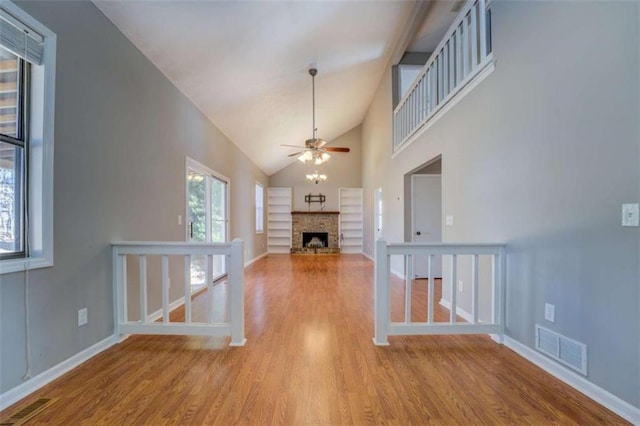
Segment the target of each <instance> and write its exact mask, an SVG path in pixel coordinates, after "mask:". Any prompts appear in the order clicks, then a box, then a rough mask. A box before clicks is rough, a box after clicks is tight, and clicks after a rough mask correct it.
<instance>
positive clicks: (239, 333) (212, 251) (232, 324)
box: [112, 239, 246, 346]
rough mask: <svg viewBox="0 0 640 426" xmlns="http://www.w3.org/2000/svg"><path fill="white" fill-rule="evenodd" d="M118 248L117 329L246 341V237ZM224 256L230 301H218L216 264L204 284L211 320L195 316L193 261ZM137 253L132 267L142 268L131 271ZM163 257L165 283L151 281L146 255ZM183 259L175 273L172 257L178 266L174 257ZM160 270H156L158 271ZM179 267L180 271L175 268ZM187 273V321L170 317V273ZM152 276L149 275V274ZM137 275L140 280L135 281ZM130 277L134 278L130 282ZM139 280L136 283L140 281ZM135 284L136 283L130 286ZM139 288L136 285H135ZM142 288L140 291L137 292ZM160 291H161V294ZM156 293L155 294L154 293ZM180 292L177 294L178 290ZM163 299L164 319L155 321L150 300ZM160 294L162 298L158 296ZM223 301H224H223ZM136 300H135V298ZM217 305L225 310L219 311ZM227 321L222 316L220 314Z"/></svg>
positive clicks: (115, 254)
mask: <svg viewBox="0 0 640 426" xmlns="http://www.w3.org/2000/svg"><path fill="white" fill-rule="evenodd" d="M112 250H113V284H114V289H115V311H116V312H115V314H116V321H115V322H116V334H117V335H123V334H180V335H205V336H231V343H230V346H243V345H244V343H245V340H246V339H245V337H244V261H243V255H244V253H243V242H242V240H239V239H236V240H234V241H233V242H231V243H212V244H208V243H183V242H128V241H127V242H115V243H113V244H112ZM220 255H222V256H225V257H226V259H227V262H226V263H227V265H228V277H227V283H228V286H227V291H226V292H224V293H222V292H221V293H222V294H223V295H224V296H225V297H226V300H224V301H222V302H221V303H216V302H217V301H216V300H214V288H213V287H214V286H213V276H212V272H211V269H212V268H210V267H209V268H206V269H207V272H206V277H205V283H206V285H207V294H206V297H205V303H204V304H205V306H206V309H205V310H206V320H205V321H199V322H198V321H195V320H194V319H193V317H194V316H195V315H194V313H192V303H191V294H192V285H191V265H192V260H193V259H194V258H196V257H205V258H206V262H207V264H208V265H211V264H212V262H213V256H220ZM130 256H134V257H135V258H137V262H135V263H134V265H131V266H132V268H131V269H134V268H135V269H137V274H136V273H135V272H134V273H128V271H127V265H128V257H130ZM158 256H159V257H160V269H161V271H160V274H157V273H154V274H153V275H154V276H156V277H157V276H159V280H160V283H158V282H153V281H152V283H151V284H152V285H149V283H148V281H149V280H148V268H147V264H148V262H147V260H148V258H150V257H158ZM176 257H178V259H179V257H182V258H183V261H184V263H183V266H180V268H178V269H182V271H173V272H174V273H173V274H170V258H171V259H172V262H171V263H172V264H173V266H176V265H175V263H176V262H175V260H176V259H175V258H176ZM154 272H157V271H154ZM176 272H177V273H176ZM182 274H183V280H182V281H183V282H182V284H183V291H184V296H183V298H184V312H185V313H184V321H178V322H172V321H171V320H170V317H169V316H170V307H171V306H172V303H171V301H170V291H169V289H170V276H174V277H176V276H180V275H182ZM149 275H150V274H149ZM136 278H137V280H136ZM129 279H131V281H132V282H131V283H129ZM135 281H137V286H136V282H135ZM129 284H132V285H129ZM136 287H137V288H136ZM136 290H137V291H136ZM158 292H160V293H161V294H160V295H158V294H157V293H158ZM150 293H151V294H150ZM174 295H175V293H174ZM150 296H155V297H152V299H154V300H160V299H161V301H162V302H161V303H162V310H161V314H160V318H161V319H162V320H161V321H156V318H155V316H154V315H149V312H148V308H149V299H150ZM158 296H160V297H158ZM130 299H137V303H138V304H139V306H137V311H138V315H137V318H138V319H137V320H133V321H132V320H130V319H129V309H128V302H129V300H130ZM218 302H219V301H218ZM134 303H135V302H134ZM216 309H218V310H220V311H223V312H216ZM224 314H226V320H223V321H219V318H220V317H221V316H225V315H224Z"/></svg>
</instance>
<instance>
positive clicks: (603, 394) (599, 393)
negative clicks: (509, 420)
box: [504, 336, 640, 425]
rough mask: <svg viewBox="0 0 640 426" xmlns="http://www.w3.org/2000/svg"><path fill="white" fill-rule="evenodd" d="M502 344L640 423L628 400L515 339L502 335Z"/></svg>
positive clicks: (609, 407) (636, 423)
mask: <svg viewBox="0 0 640 426" xmlns="http://www.w3.org/2000/svg"><path fill="white" fill-rule="evenodd" d="M504 344H505V346H506V347H508V348H509V349H511V350H513V351H514V352H515V353H517V354H518V355H520V356H521V357H523V358H525V359H526V360H527V361H529V362H532V363H533V364H535V365H537V366H538V367H540V368H542V369H543V370H545V371H546V372H547V373H549V374H551V375H552V376H554V377H556V378H557V379H559V380H561V381H563V382H564V383H566V384H568V385H569V386H571V387H572V388H574V389H576V390H577V391H579V392H581V393H583V394H585V395H586V396H588V397H589V398H591V399H593V400H594V401H596V402H597V403H599V404H601V405H603V406H605V407H607V408H608V409H609V410H611V411H613V412H614V413H616V414H617V415H619V416H620V417H623V418H624V419H626V420H627V421H629V422H631V423H633V424H635V425H640V408H639V407H635V406H633V405H631V404H629V403H628V402H626V401H624V400H622V399H620V398H618V397H617V396H615V395H613V394H612V393H610V392H608V391H606V390H604V389H602V388H601V387H599V386H597V385H595V384H593V383H591V382H590V381H588V380H587V379H585V378H584V377H581V376H579V375H578V374H576V373H574V372H573V371H570V370H568V369H567V368H565V367H563V366H561V365H560V364H558V363H556V362H555V361H552V360H551V359H549V358H547V357H546V356H544V355H542V354H541V353H538V352H537V351H535V350H533V349H531V348H530V347H528V346H526V345H524V344H522V343H520V342H518V341H517V340H514V339H512V338H510V337H509V336H504Z"/></svg>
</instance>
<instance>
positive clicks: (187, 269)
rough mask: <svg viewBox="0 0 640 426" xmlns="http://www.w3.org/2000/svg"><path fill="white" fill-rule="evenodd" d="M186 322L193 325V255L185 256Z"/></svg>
mask: <svg viewBox="0 0 640 426" xmlns="http://www.w3.org/2000/svg"><path fill="white" fill-rule="evenodd" d="M184 322H185V324H191V255H190V254H187V255H185V256H184Z"/></svg>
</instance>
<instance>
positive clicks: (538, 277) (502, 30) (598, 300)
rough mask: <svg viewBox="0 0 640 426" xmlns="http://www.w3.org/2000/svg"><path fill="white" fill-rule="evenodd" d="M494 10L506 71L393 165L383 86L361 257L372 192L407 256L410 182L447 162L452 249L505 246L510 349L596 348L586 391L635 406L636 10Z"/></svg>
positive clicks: (367, 127) (368, 170)
mask: <svg viewBox="0 0 640 426" xmlns="http://www.w3.org/2000/svg"><path fill="white" fill-rule="evenodd" d="M492 10H493V19H492V21H493V42H494V43H493V45H494V55H495V58H496V60H497V65H496V70H495V71H494V72H493V73H492V74H491V75H490V76H489V77H488V78H487V79H485V80H484V81H483V82H482V83H481V84H480V85H479V86H478V87H476V88H475V89H474V90H473V91H472V92H471V93H470V94H469V95H467V96H466V97H465V98H464V99H463V100H462V101H461V102H460V103H458V104H457V105H456V106H455V107H454V108H453V109H452V110H450V111H449V112H448V113H447V114H446V115H445V116H444V117H443V118H441V119H440V120H439V121H438V122H437V123H435V125H433V126H432V127H431V128H430V129H429V130H427V131H426V132H425V133H424V134H422V135H421V136H420V137H419V138H418V140H416V141H415V142H414V143H413V144H412V145H411V146H409V147H407V148H406V149H405V150H404V151H403V152H402V153H400V154H399V155H398V156H397V157H395V158H394V159H391V158H390V150H391V135H392V132H391V99H392V97H391V73H390V72H388V73H387V74H386V75H385V77H384V79H383V81H382V83H381V85H380V87H379V89H378V91H377V93H376V95H375V98H374V101H373V103H372V105H371V107H370V109H369V111H368V113H367V116H366V118H365V121H364V123H363V155H364V158H363V186H364V189H365V196H366V203H365V215H364V217H365V237H366V239H365V250H366V252H367V253H368V254H372V253H373V235H374V234H373V223H372V220H371V218H373V190H374V189H375V188H377V187H379V186H382V187H383V194H384V202H385V217H384V221H385V222H384V228H383V229H384V234H385V235H384V237H385V238H386V239H388V240H390V241H402V240H403V237H404V229H403V222H402V221H397V220H394V218H397V217H401V216H402V215H403V213H404V212H403V208H404V203H403V200H402V197H403V180H404V175H405V174H406V173H408V172H411V171H412V170H414V169H416V168H417V167H419V166H420V165H421V164H424V163H426V162H428V161H430V160H431V159H433V158H435V157H437V156H438V155H442V166H443V167H442V182H443V217H444V216H446V215H453V216H454V217H455V225H454V226H453V227H443V229H444V235H443V236H444V240H445V241H449V242H482V241H488V242H492V241H498V242H505V243H507V244H508V247H509V248H508V251H509V260H508V277H507V280H508V294H507V299H508V302H507V303H508V306H507V333H508V335H509V336H510V337H512V338H514V339H516V340H518V341H519V342H521V343H523V344H525V345H527V346H529V347H533V344H534V324H536V323H539V324H544V325H545V326H547V327H549V328H551V329H554V330H556V331H558V332H560V333H562V334H565V335H567V336H569V337H571V338H573V339H576V340H578V341H581V342H584V343H586V344H587V345H588V356H589V366H588V367H589V375H588V377H587V379H588V380H590V381H591V382H593V383H595V384H596V385H598V386H600V387H602V388H604V389H606V390H607V391H609V392H611V393H613V394H615V395H617V396H619V397H620V398H622V399H624V400H626V401H628V402H629V403H631V404H633V405H635V406H640V258H639V255H638V253H639V252H640V229H639V228H623V227H621V226H620V209H621V204H622V203H624V202H638V200H639V199H640V161H639V159H640V137H639V135H640V128H639V124H638V122H639V120H638V117H639V116H640V110H639V98H640V96H639V94H640V87H639V75H640V73H639V71H640V70H639V65H638V64H639V56H640V55H639V49H638V44H639V42H640V40H639V36H638V34H639V24H638V21H639V19H638V18H639V16H640V4H639V3H637V2H629V3H623V2H620V3H617V2H589V3H587V2H571V3H569V2H493V3H492ZM594 29H596V30H594ZM532 52H534V53H533V54H532ZM593 52H597V54H596V55H594V54H593ZM545 302H549V303H553V304H555V306H556V322H555V324H551V323H549V322H545V321H544V319H543V313H544V303H545Z"/></svg>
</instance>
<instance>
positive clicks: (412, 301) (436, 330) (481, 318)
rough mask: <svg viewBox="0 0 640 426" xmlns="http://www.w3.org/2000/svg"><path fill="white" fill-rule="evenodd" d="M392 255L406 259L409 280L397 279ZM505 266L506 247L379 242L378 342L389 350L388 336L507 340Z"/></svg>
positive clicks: (377, 265) (376, 308) (377, 246)
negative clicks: (488, 336) (479, 336)
mask: <svg viewBox="0 0 640 426" xmlns="http://www.w3.org/2000/svg"><path fill="white" fill-rule="evenodd" d="M392 256H399V257H401V258H402V260H403V262H402V263H401V264H402V265H403V266H404V274H403V275H404V280H401V278H398V277H393V276H392V272H391V265H390V264H391V257H392ZM398 263H399V262H396V265H397V264H398ZM505 265H506V257H505V247H504V246H503V245H501V244H444V243H440V244H435V243H398V244H388V243H387V242H386V241H384V240H378V241H377V242H376V253H375V319H374V321H375V336H374V338H373V342H374V343H375V344H376V345H378V346H386V345H388V344H389V342H388V340H387V337H388V336H392V335H419V334H497V335H498V336H500V338H501V336H502V335H503V334H504V323H505V321H504V314H505V308H504V306H505V270H506V266H505ZM417 272H421V274H416V273H417ZM416 275H423V276H421V277H420V278H424V279H416ZM439 275H440V276H439ZM464 282H467V283H468V284H467V286H465V287H466V290H464V289H463V288H462V286H463V284H464ZM438 298H439V299H440V300H437V299H438ZM436 302H437V303H438V305H436ZM394 319H395V321H394Z"/></svg>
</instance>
